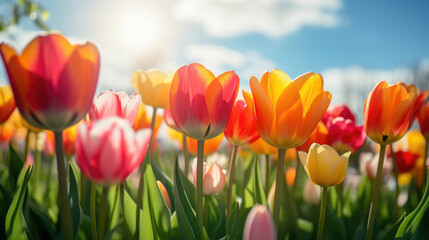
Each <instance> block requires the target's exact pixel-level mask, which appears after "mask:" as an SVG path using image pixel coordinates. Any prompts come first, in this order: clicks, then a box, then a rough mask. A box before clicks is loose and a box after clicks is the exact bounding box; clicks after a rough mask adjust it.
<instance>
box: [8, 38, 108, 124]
mask: <svg viewBox="0 0 429 240" xmlns="http://www.w3.org/2000/svg"><path fill="white" fill-rule="evenodd" d="M0 53H1V56H2V58H3V61H4V63H5V66H6V71H7V75H8V77H9V81H10V85H11V87H12V90H13V93H14V96H15V101H16V105H17V106H18V109H19V111H20V112H21V114H22V116H23V117H24V118H25V119H26V120H27V121H28V122H29V123H30V124H31V125H33V126H35V127H38V128H42V129H49V130H53V131H61V130H63V129H65V128H67V127H69V126H72V125H73V124H75V123H77V122H78V121H80V120H81V119H82V118H83V117H84V116H85V115H86V113H87V112H88V110H89V108H90V107H91V104H92V99H93V97H94V93H95V88H96V85H97V80H98V73H99V68H100V56H99V53H98V50H97V47H96V46H95V45H94V44H92V43H86V44H83V45H78V44H77V45H72V44H70V43H69V42H68V41H67V39H66V38H65V37H63V36H62V35H59V34H48V35H46V36H38V37H36V38H34V39H33V40H32V41H31V42H30V43H29V44H28V45H27V46H26V47H25V49H24V51H23V52H22V54H21V55H18V54H17V52H16V51H15V50H14V49H13V48H12V47H11V46H10V45H8V44H5V43H2V44H0Z"/></svg>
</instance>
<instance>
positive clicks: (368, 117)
mask: <svg viewBox="0 0 429 240" xmlns="http://www.w3.org/2000/svg"><path fill="white" fill-rule="evenodd" d="M416 97H417V92H416V89H415V88H409V91H408V90H407V88H406V87H405V86H404V85H403V84H400V83H397V84H393V85H390V86H389V85H388V84H387V83H386V82H384V81H382V82H380V83H378V84H377V85H376V86H375V87H374V89H373V90H372V91H371V92H370V93H369V95H368V97H367V99H366V102H365V108H364V113H363V124H364V128H365V131H366V134H367V135H368V137H369V138H371V140H373V141H374V142H376V143H379V144H382V145H388V144H391V143H394V142H396V141H398V140H399V139H401V138H402V136H404V134H405V133H406V132H407V130H408V128H409V126H410V123H411V119H412V117H413V105H414V103H415V101H416Z"/></svg>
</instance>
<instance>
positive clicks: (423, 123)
mask: <svg viewBox="0 0 429 240" xmlns="http://www.w3.org/2000/svg"><path fill="white" fill-rule="evenodd" d="M418 99H419V100H420V101H419V102H420V106H419V109H418V111H417V112H416V115H417V120H418V121H419V125H420V130H421V132H422V134H423V136H424V137H425V138H426V139H429V90H426V91H423V92H422V93H421V94H420V95H419V97H418Z"/></svg>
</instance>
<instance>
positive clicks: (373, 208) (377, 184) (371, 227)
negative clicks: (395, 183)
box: [365, 144, 386, 240]
mask: <svg viewBox="0 0 429 240" xmlns="http://www.w3.org/2000/svg"><path fill="white" fill-rule="evenodd" d="M385 152H386V145H384V144H380V158H379V159H378V166H377V175H376V177H375V183H374V190H373V192H372V199H371V206H370V208H369V218H368V225H367V228H366V238H365V239H366V240H371V239H372V232H373V230H374V221H375V212H376V210H377V202H378V194H379V192H380V186H381V180H382V179H381V175H382V174H381V173H382V170H383V162H384V154H385Z"/></svg>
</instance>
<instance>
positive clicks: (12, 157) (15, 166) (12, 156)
mask: <svg viewBox="0 0 429 240" xmlns="http://www.w3.org/2000/svg"><path fill="white" fill-rule="evenodd" d="M23 166H24V162H23V161H22V159H21V157H20V156H19V154H18V153H17V152H16V150H15V148H14V147H13V146H12V144H11V143H9V182H10V185H11V187H12V190H13V191H14V192H16V191H17V189H16V188H17V181H18V176H19V174H20V172H21V169H22V167H23Z"/></svg>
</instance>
